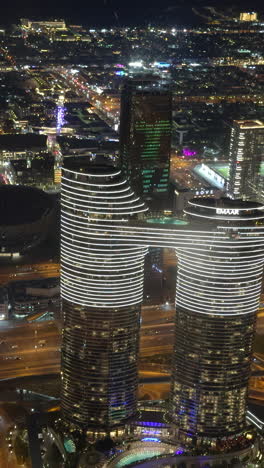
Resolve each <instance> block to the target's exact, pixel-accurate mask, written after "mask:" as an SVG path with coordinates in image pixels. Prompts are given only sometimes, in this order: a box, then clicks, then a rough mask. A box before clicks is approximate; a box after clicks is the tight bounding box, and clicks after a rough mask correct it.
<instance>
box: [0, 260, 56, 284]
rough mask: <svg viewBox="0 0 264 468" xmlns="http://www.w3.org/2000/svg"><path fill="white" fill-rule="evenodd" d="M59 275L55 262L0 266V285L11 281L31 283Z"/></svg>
mask: <svg viewBox="0 0 264 468" xmlns="http://www.w3.org/2000/svg"><path fill="white" fill-rule="evenodd" d="M59 275H60V265H59V264H58V263H56V262H40V263H33V264H25V265H17V266H16V267H14V265H1V271H0V285H1V286H4V285H7V284H8V283H10V282H12V281H26V280H27V281H29V280H30V281H31V280H36V279H44V278H56V277H59Z"/></svg>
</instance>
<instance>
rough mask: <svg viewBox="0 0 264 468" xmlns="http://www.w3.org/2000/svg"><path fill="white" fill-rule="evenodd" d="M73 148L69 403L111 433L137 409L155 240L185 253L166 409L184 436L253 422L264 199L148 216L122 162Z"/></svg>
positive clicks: (65, 194)
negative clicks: (176, 217)
mask: <svg viewBox="0 0 264 468" xmlns="http://www.w3.org/2000/svg"><path fill="white" fill-rule="evenodd" d="M84 161H85V160H84V158H76V159H75V158H68V161H67V160H66V163H65V165H64V168H63V178H62V221H61V223H62V232H61V237H62V250H61V252H62V273H61V286H62V299H63V313H64V330H63V343H62V403H61V406H62V412H63V416H64V418H65V419H66V420H67V421H68V422H69V423H73V424H74V425H77V426H80V427H81V428H83V429H85V430H86V431H88V432H89V431H90V432H94V433H97V434H103V433H110V434H111V430H112V429H113V428H116V427H121V430H122V427H124V426H125V425H126V424H127V422H128V421H129V420H130V418H133V417H135V413H136V407H137V361H138V337H139V323H140V304H141V301H142V294H143V286H142V285H143V274H144V257H145V254H146V252H147V250H148V247H155V248H163V247H168V248H174V249H176V254H177V256H178V274H177V288H176V309H177V313H176V318H175V350H174V354H173V363H172V384H171V396H170V405H169V412H168V416H169V419H170V420H171V422H172V425H173V427H175V428H176V429H175V430H176V432H177V436H181V437H183V439H184V440H186V441H187V442H188V441H189V442H191V441H195V440H197V439H199V440H200V441H203V440H212V439H217V440H218V439H222V438H225V437H227V436H229V435H230V436H233V435H234V436H236V435H238V434H241V433H243V431H245V428H246V422H245V416H246V402H247V386H248V380H249V374H250V362H251V356H252V343H253V336H254V326H255V317H256V312H257V309H258V303H259V297H260V290H261V281H262V270H263V262H264V252H263V245H264V227H263V219H264V212H263V210H264V207H263V206H262V205H260V204H258V203H255V202H243V201H241V200H240V201H238V200H231V199H223V198H222V199H219V200H215V199H212V198H209V199H198V200H195V199H194V200H193V201H190V202H189V205H188V208H187V209H186V214H187V215H188V216H189V218H190V219H189V223H186V222H185V223H181V224H180V223H178V224H177V223H175V224H164V223H158V221H157V223H155V222H154V223H147V222H146V221H145V220H144V219H140V218H141V217H142V215H143V214H144V212H145V211H146V208H145V206H144V204H143V203H142V202H141V201H140V200H139V199H138V197H136V196H135V194H134V192H133V191H132V190H131V188H130V187H129V184H128V183H127V182H126V179H124V178H123V177H122V175H121V173H120V171H119V170H117V169H114V168H109V167H98V166H94V167H93V166H90V165H89V163H88V165H85V164H84Z"/></svg>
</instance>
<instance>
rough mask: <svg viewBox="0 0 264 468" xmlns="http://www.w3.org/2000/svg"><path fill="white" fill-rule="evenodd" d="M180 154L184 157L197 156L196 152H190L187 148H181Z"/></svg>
mask: <svg viewBox="0 0 264 468" xmlns="http://www.w3.org/2000/svg"><path fill="white" fill-rule="evenodd" d="M182 154H183V155H184V156H195V155H196V154H197V151H192V150H190V149H188V148H183V150H182Z"/></svg>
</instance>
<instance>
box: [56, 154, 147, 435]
mask: <svg viewBox="0 0 264 468" xmlns="http://www.w3.org/2000/svg"><path fill="white" fill-rule="evenodd" d="M87 160H88V158H87ZM62 175H63V177H62V185H61V206H62V214H61V270H62V273H61V289H62V300H63V303H62V307H63V316H64V329H63V344H62V401H61V407H62V412H63V415H64V417H65V419H66V420H67V421H69V422H72V423H75V424H77V425H79V426H80V427H82V428H83V429H86V430H88V429H90V430H93V429H94V431H96V432H98V433H100V432H104V431H105V432H107V430H109V428H111V427H114V426H118V424H120V423H125V421H126V420H127V419H128V418H129V417H131V416H132V415H133V414H134V413H135V411H136V404H137V398H136V395H137V355H138V336H139V319H140V304H141V301H142V294H143V270H144V256H145V253H146V250H147V249H146V247H144V246H143V247H141V246H139V247H138V246H123V245H122V242H117V241H116V240H114V241H113V242H112V240H111V238H108V239H107V240H105V239H103V238H102V237H100V235H99V237H98V229H99V230H100V229H103V230H104V231H107V230H108V228H109V224H110V226H111V225H113V226H114V225H115V224H117V225H119V224H121V225H122V224H124V223H127V220H128V218H129V217H137V216H138V215H140V213H143V212H144V211H146V208H145V207H144V204H143V203H142V202H141V201H140V200H139V199H138V198H137V197H136V196H135V195H134V192H132V190H131V189H130V187H129V186H128V184H127V182H126V180H125V179H124V178H122V176H121V174H120V171H118V170H116V169H113V168H110V167H107V166H106V167H104V166H90V163H89V160H88V162H87V163H86V162H85V158H84V157H81V158H67V159H66V160H65V163H64V168H63V174H62Z"/></svg>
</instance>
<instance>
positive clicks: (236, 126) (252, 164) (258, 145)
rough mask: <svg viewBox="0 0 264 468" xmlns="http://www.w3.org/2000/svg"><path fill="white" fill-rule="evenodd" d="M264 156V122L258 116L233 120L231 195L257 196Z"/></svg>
mask: <svg viewBox="0 0 264 468" xmlns="http://www.w3.org/2000/svg"><path fill="white" fill-rule="evenodd" d="M262 159H263V160H264V124H263V123H262V122H260V121H259V120H234V122H233V126H232V129H231V136H230V147H229V185H228V194H229V196H231V198H244V199H250V198H255V199H256V198H257V195H256V194H257V192H258V191H259V190H261V187H259V186H258V185H259V182H260V177H259V174H260V170H261V161H262Z"/></svg>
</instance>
